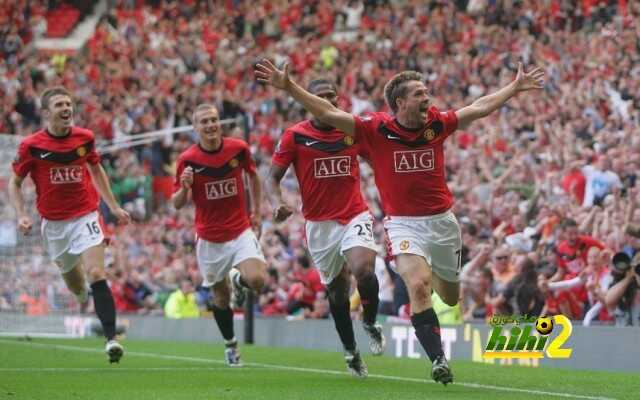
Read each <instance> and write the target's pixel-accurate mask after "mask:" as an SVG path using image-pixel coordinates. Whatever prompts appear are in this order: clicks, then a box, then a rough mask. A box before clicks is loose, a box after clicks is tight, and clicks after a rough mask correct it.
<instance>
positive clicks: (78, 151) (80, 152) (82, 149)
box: [76, 146, 87, 157]
mask: <svg viewBox="0 0 640 400" xmlns="http://www.w3.org/2000/svg"><path fill="white" fill-rule="evenodd" d="M76 154H78V156H79V157H84V155H85V154H87V149H86V148H85V147H84V146H80V147H78V148H77V149H76Z"/></svg>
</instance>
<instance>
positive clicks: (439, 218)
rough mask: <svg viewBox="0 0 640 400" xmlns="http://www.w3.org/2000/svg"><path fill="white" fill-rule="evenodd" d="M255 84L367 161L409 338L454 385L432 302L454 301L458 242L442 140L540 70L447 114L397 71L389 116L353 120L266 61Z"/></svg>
mask: <svg viewBox="0 0 640 400" xmlns="http://www.w3.org/2000/svg"><path fill="white" fill-rule="evenodd" d="M255 75H256V78H257V80H258V81H260V82H264V83H267V84H270V85H272V86H274V87H276V88H278V89H282V90H285V91H286V92H287V93H289V94H290V95H291V96H292V97H293V98H294V99H295V100H296V101H298V102H299V103H300V104H302V105H303V106H304V107H305V108H306V109H307V110H308V111H309V112H311V113H312V114H313V115H314V116H315V117H316V118H318V120H320V121H321V122H323V123H325V124H327V125H329V126H332V127H334V128H336V129H339V130H340V131H342V132H344V133H345V134H346V135H349V136H351V137H353V138H354V141H355V142H356V143H358V144H359V146H360V148H361V153H362V154H364V155H366V156H367V157H368V158H369V162H370V164H371V166H372V168H373V171H374V174H375V181H376V186H377V187H378V191H379V192H380V197H381V200H382V206H383V209H384V212H385V214H386V218H385V221H384V224H385V229H386V230H387V234H388V237H389V240H390V242H391V252H392V255H393V256H394V258H395V264H396V268H397V271H398V273H399V274H400V276H401V277H402V279H403V281H404V282H405V284H406V286H407V289H408V292H409V298H410V304H411V312H412V315H411V322H412V324H413V327H414V328H415V333H416V337H417V338H418V341H419V342H420V344H421V345H422V347H423V348H424V350H425V352H426V353H427V355H428V356H429V358H430V359H431V361H432V367H431V376H432V378H433V379H434V380H435V381H437V382H442V383H443V384H447V383H450V382H452V381H453V374H452V373H451V368H450V367H449V365H448V362H447V360H446V359H445V356H444V352H443V350H442V343H441V339H440V326H439V322H438V317H437V316H436V313H435V312H434V310H433V308H432V305H431V290H432V289H434V290H435V291H436V292H437V293H438V294H439V295H440V297H441V298H442V299H443V300H444V302H445V303H447V304H448V305H451V306H453V305H455V304H457V302H458V297H459V293H460V284H459V272H460V262H461V259H460V255H461V248H462V239H461V233H460V227H459V225H458V222H457V220H456V218H455V216H454V215H453V213H452V212H451V211H450V209H451V207H452V205H453V196H452V195H451V192H450V191H449V189H448V187H447V184H446V180H445V167H444V165H445V161H444V140H445V139H446V138H447V137H448V136H449V135H451V134H452V133H453V132H454V131H455V130H456V129H458V128H460V129H464V128H466V127H467V126H469V124H470V123H472V122H473V121H475V120H476V119H480V118H483V117H485V116H487V115H489V114H491V113H492V112H494V111H495V110H497V109H498V108H500V107H501V106H502V105H503V104H504V103H505V102H506V101H507V100H509V99H510V98H511V97H513V96H515V95H517V94H518V93H520V92H525V91H528V90H532V89H541V88H542V87H543V84H544V72H543V71H542V70H540V69H539V68H535V69H533V70H532V71H530V72H525V71H524V70H523V67H522V65H521V64H520V65H519V66H518V73H517V75H516V78H515V79H514V80H513V81H512V82H511V83H510V84H508V85H507V86H505V87H503V88H502V89H500V90H498V91H497V92H495V93H492V94H489V95H487V96H484V97H481V98H479V99H477V100H476V101H474V102H473V103H472V104H471V105H469V106H466V107H463V108H461V109H459V110H456V111H453V110H450V111H445V112H441V111H439V110H438V109H437V108H436V107H435V106H433V105H432V104H431V98H430V96H429V91H428V88H427V87H426V86H425V84H424V78H423V76H422V74H420V73H419V72H415V71H404V72H401V73H399V74H397V75H395V76H393V77H392V78H391V79H390V80H389V81H388V82H387V84H386V85H385V87H384V97H385V101H386V103H387V105H388V106H389V108H390V109H391V111H392V113H393V114H389V113H385V112H376V113H371V114H369V115H367V116H365V117H358V116H355V115H352V114H349V113H346V112H344V111H342V110H340V109H338V108H337V107H335V106H334V105H333V104H331V102H329V101H327V100H326V99H323V98H321V97H318V96H314V95H313V94H311V93H309V92H307V91H306V90H304V89H303V88H302V87H300V86H299V85H297V84H296V83H295V82H294V81H293V80H291V79H290V77H289V74H288V66H285V67H284V69H283V70H279V69H278V68H276V67H275V66H274V65H273V64H272V63H271V62H270V61H269V60H263V61H262V62H260V63H258V64H257V65H256V69H255Z"/></svg>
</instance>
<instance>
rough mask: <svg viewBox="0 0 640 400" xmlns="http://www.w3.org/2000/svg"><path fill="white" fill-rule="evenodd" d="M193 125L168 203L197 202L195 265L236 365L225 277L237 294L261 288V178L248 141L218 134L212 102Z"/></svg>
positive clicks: (200, 110) (198, 111)
mask: <svg viewBox="0 0 640 400" xmlns="http://www.w3.org/2000/svg"><path fill="white" fill-rule="evenodd" d="M193 126H194V129H195V131H196V132H197V133H198V136H199V139H200V140H199V143H197V144H194V145H192V146H191V147H189V148H188V149H187V150H185V151H184V152H183V153H182V154H180V156H179V158H178V166H177V171H176V180H175V183H174V188H175V192H174V194H173V197H172V198H171V201H172V202H173V205H174V206H175V207H176V208H177V209H180V208H182V207H184V205H185V204H186V203H187V201H188V200H189V198H190V197H191V198H192V199H193V202H194V204H195V206H196V233H197V238H198V239H197V244H196V257H197V259H198V267H199V268H200V272H201V273H202V277H203V285H204V286H209V287H211V290H212V293H213V316H214V318H215V320H216V323H217V324H218V328H219V329H220V333H221V334H222V337H223V338H224V339H225V346H226V349H225V361H226V362H227V364H228V365H230V366H240V365H241V363H240V353H239V351H238V341H237V340H236V338H235V334H234V330H233V311H232V310H231V307H230V306H229V305H230V301H231V287H230V285H229V278H228V276H231V283H232V284H233V286H234V294H235V295H236V296H239V295H240V294H242V293H243V292H244V291H245V290H246V289H252V290H255V291H260V289H262V286H263V285H264V282H265V281H266V275H267V265H266V262H265V259H264V256H263V254H262V250H261V249H260V245H259V244H258V239H257V237H256V235H255V234H254V232H253V231H252V230H251V226H252V225H253V228H254V229H255V230H256V231H257V233H258V235H259V234H260V225H261V221H260V205H261V190H260V180H259V178H258V174H257V171H256V165H255V163H254V161H253V159H252V158H251V153H250V151H249V146H248V145H247V143H245V142H243V141H242V140H238V139H233V138H225V137H222V127H221V125H220V118H219V116H218V110H217V109H216V107H215V106H213V105H211V104H200V105H198V106H197V107H196V109H195V111H194V112H193ZM243 171H244V172H246V173H247V174H248V176H249V180H250V187H249V188H250V191H251V197H252V200H253V202H252V204H253V214H252V215H251V216H249V215H248V214H247V210H246V207H245V191H244V183H243V174H242V172H243ZM237 302H239V301H237Z"/></svg>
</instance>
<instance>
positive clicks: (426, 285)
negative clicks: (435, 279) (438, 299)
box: [407, 276, 431, 301]
mask: <svg viewBox="0 0 640 400" xmlns="http://www.w3.org/2000/svg"><path fill="white" fill-rule="evenodd" d="M407 290H408V291H409V295H410V296H411V297H412V299H413V300H414V301H425V300H426V299H427V297H429V296H431V280H430V279H428V278H427V277H426V276H422V277H413V278H411V279H410V280H409V282H408V283H407Z"/></svg>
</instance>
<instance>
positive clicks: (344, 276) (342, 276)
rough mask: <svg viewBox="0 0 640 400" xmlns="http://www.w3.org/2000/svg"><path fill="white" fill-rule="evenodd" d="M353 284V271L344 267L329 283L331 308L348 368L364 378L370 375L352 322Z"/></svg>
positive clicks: (354, 374) (355, 374) (353, 373)
mask: <svg viewBox="0 0 640 400" xmlns="http://www.w3.org/2000/svg"><path fill="white" fill-rule="evenodd" d="M350 286H351V273H350V272H349V269H348V268H346V266H345V267H343V268H342V270H341V271H340V273H339V274H338V276H336V277H335V278H334V279H333V281H331V283H329V284H328V285H327V289H328V294H329V309H330V310H331V316H332V317H333V322H334V324H335V326H336V331H338V336H339V337H340V341H341V342H342V346H343V347H344V353H345V356H344V359H345V361H346V363H347V370H348V371H349V372H351V374H352V375H353V376H357V377H360V378H364V377H366V376H367V375H368V370H367V365H366V364H365V363H364V361H363V360H362V357H361V356H360V352H359V351H358V349H357V346H356V338H355V335H354V334H353V323H352V322H351V313H350V304H349V288H350Z"/></svg>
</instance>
